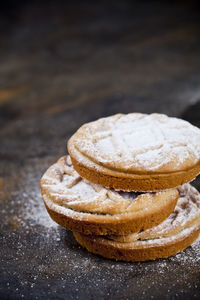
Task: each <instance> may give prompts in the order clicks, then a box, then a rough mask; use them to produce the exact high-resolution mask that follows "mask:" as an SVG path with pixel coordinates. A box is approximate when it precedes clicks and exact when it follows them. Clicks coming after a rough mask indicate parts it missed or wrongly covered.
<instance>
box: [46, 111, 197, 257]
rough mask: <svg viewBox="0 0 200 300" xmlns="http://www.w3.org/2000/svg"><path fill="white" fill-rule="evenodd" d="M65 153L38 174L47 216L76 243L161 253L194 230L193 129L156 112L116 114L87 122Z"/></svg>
mask: <svg viewBox="0 0 200 300" xmlns="http://www.w3.org/2000/svg"><path fill="white" fill-rule="evenodd" d="M67 146H68V152H69V155H66V156H64V157H61V158H60V159H59V160H58V161H57V162H56V163H55V164H53V165H52V166H51V167H50V168H49V169H48V170H47V171H46V172H45V174H44V175H43V177H42V179H41V191H42V196H43V200H44V204H45V206H46V209H47V211H48V213H49V215H50V216H51V218H52V219H53V220H54V221H55V222H57V223H58V224H60V225H61V226H64V227H66V228H68V229H70V230H72V231H73V234H74V236H75V238H76V240H77V241H78V243H79V244H81V245H82V246H83V247H85V248H86V249H87V250H88V251H90V252H93V253H96V254H99V255H101V256H104V257H107V258H111V259H116V260H124V261H145V260H155V259H157V258H162V257H168V256H171V255H174V254H176V253H177V252H179V251H181V250H183V249H185V248H186V247H188V246H189V245H190V244H191V243H192V242H193V241H194V240H195V239H196V238H197V237H198V235H199V233H200V194H199V192H198V191H197V190H196V189H195V188H194V187H192V186H191V185H190V183H189V182H190V181H191V180H193V179H194V178H195V177H196V176H197V175H198V174H199V173H200V129H198V128H197V127H195V126H193V125H191V124H190V123H188V122H186V121H184V120H181V119H177V118H169V117H167V116H166V115H161V114H151V115H147V114H141V113H130V114H127V115H124V114H117V115H114V116H110V117H107V118H102V119H99V120H97V121H94V122H91V123H88V124H85V125H83V126H82V127H80V129H79V130H78V131H77V132H76V133H75V134H74V135H73V136H72V137H71V138H70V140H69V141H68V144H67Z"/></svg>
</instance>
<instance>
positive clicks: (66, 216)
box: [41, 156, 179, 235]
mask: <svg viewBox="0 0 200 300" xmlns="http://www.w3.org/2000/svg"><path fill="white" fill-rule="evenodd" d="M41 191H42V196H43V200H44V203H45V206H46V208H47V211H48V212H49V214H50V216H51V218H52V219H53V220H54V221H56V222H57V223H58V224H60V225H61V226H64V227H66V228H68V229H71V230H74V231H78V232H82V233H85V234H98V235H106V234H128V233H131V232H137V231H140V230H145V229H147V228H150V227H153V226H155V225H157V224H159V223H161V222H162V221H163V220H164V219H165V218H167V217H168V216H169V215H170V213H171V212H172V211H173V209H174V207H175V205H176V202H177V199H178V195H179V192H178V190H177V189H176V188H175V189H169V190H165V191H161V192H156V193H134V192H130V193H127V192H116V191H114V190H110V189H107V188H104V187H102V186H99V185H96V184H94V183H91V182H88V181H87V180H85V179H82V178H81V177H80V175H79V174H78V173H77V172H76V171H75V170H74V168H73V165H72V163H71V159H70V157H69V156H64V157H62V158H60V159H59V160H58V162H57V163H56V164H54V165H52V166H51V167H50V168H49V169H48V170H47V171H46V172H45V174H44V175H43V177H42V179H41Z"/></svg>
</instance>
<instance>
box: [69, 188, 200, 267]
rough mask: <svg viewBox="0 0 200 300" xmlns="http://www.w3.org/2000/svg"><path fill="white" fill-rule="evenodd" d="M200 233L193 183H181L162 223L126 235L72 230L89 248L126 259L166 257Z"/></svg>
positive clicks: (199, 201) (199, 209)
mask: <svg viewBox="0 0 200 300" xmlns="http://www.w3.org/2000/svg"><path fill="white" fill-rule="evenodd" d="M199 233H200V195H199V193H198V192H197V191H196V190H195V189H194V188H193V187H191V186H190V185H185V186H184V187H181V194H180V197H179V200H178V203H177V206H176V208H175V210H174V212H173V213H172V214H171V215H170V216H169V217H168V218H167V219H166V220H165V221H163V222H162V223H161V224H159V225H158V226H156V227H153V228H151V229H147V230H146V231H143V232H139V233H135V234H130V235H127V236H107V237H106V236H105V237H101V236H94V235H93V236H87V235H84V234H81V233H77V232H73V234H74V236H75V238H76V240H77V241H78V243H80V244H81V245H82V246H83V247H85V248H86V249H87V250H88V251H90V252H92V253H95V254H99V255H102V256H104V257H107V258H111V259H116V260H124V261H145V260H155V259H157V258H166V257H169V256H171V255H174V254H176V253H177V252H179V251H182V250H183V249H185V248H187V247H188V246H189V245H190V244H191V243H192V242H193V241H194V240H195V239H196V238H197V237H198V235H199Z"/></svg>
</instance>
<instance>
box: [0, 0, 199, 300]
mask: <svg viewBox="0 0 200 300" xmlns="http://www.w3.org/2000/svg"><path fill="white" fill-rule="evenodd" d="M199 12H200V9H199V1H137V2H135V1H99V2H95V1H93V2H92V1H91V2H89V1H72V2H68V1H4V3H1V5H0V128H1V130H0V219H1V244H0V254H1V256H0V258H1V263H0V277H1V278H0V280H1V286H0V298H1V299H23V298H24V299H55V298H56V299H108V298H110V299H161V298H162V299H200V243H196V244H195V245H194V246H192V247H189V248H188V249H187V250H185V251H184V252H182V253H181V254H178V255H176V256H175V257H172V258H169V259H166V260H158V261H156V262H145V263H123V262H114V261H112V260H106V259H103V258H101V257H98V256H95V255H92V254H90V253H87V252H86V251H85V250H84V249H82V248H80V247H79V246H78V245H77V243H76V241H75V240H74V238H73V236H72V234H71V232H69V231H67V230H66V229H64V228H61V227H59V226H57V225H56V224H54V223H53V221H51V220H50V218H49V217H48V215H47V213H46V211H45V209H44V206H43V203H42V199H41V195H40V188H39V180H40V177H41V175H42V174H43V172H44V171H45V170H46V168H47V167H48V166H49V165H50V164H52V163H53V162H55V161H56V160H57V159H58V158H59V157H60V156H61V155H63V154H65V153H66V142H67V139H68V138H69V137H70V136H71V135H72V134H73V133H74V132H75V130H77V129H78V128H79V127H80V126H81V125H82V124H83V123H85V122H88V121H91V120H95V119H97V118H99V117H103V116H108V115H111V114H114V113H117V112H124V113H128V112H134V111H138V112H145V113H151V112H161V113H165V114H168V115H170V116H177V117H182V118H184V119H186V120H189V121H190V122H192V123H193V124H195V125H197V126H200V14H199ZM194 185H195V186H196V187H198V188H200V182H199V180H196V181H195V182H194Z"/></svg>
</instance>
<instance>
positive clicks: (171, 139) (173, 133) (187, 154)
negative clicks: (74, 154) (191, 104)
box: [69, 113, 200, 172]
mask: <svg viewBox="0 0 200 300" xmlns="http://www.w3.org/2000/svg"><path fill="white" fill-rule="evenodd" d="M69 147H70V148H71V147H72V148H73V147H75V148H76V150H78V151H79V152H80V153H81V154H82V155H84V156H85V157H86V158H87V159H88V158H89V159H90V160H91V163H92V162H96V163H98V164H102V165H103V166H105V167H112V168H114V169H120V170H124V171H127V170H128V171H154V172H156V171H159V172H168V171H170V172H171V171H177V170H183V169H186V168H189V167H191V166H192V165H194V164H195V163H197V162H198V161H199V160H200V130H199V129H198V128H197V127H195V126H193V125H191V124H190V123H188V122H186V121H184V120H181V119H177V118H169V117H167V116H166V115H160V114H151V115H145V114H135V113H132V114H128V115H122V114H118V115H115V116H112V117H108V118H104V119H99V120H97V121H95V122H91V123H88V124H86V125H84V126H83V127H81V128H80V129H79V130H78V131H77V133H75V135H74V136H73V137H72V138H71V141H70V143H69Z"/></svg>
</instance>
